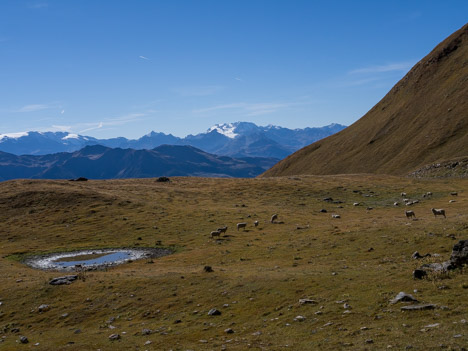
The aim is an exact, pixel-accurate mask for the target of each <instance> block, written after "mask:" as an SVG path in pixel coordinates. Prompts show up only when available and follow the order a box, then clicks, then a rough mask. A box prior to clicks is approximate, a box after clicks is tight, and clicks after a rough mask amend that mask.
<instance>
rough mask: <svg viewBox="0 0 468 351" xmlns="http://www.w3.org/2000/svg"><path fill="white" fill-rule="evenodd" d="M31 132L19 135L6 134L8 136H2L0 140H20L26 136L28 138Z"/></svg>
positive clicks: (0, 135)
mask: <svg viewBox="0 0 468 351" xmlns="http://www.w3.org/2000/svg"><path fill="white" fill-rule="evenodd" d="M28 135H29V132H19V133H6V134H0V140H2V139H4V138H9V139H19V138H21V137H24V136H28Z"/></svg>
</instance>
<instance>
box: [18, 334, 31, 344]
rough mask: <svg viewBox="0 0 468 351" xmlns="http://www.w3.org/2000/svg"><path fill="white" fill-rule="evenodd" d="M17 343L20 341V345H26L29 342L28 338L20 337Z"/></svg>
mask: <svg viewBox="0 0 468 351" xmlns="http://www.w3.org/2000/svg"><path fill="white" fill-rule="evenodd" d="M19 341H20V343H22V344H27V343H28V342H29V340H28V338H27V337H25V336H23V335H21V336H20V337H19Z"/></svg>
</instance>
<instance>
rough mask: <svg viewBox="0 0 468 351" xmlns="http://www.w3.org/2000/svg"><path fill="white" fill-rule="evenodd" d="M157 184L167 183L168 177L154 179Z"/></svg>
mask: <svg viewBox="0 0 468 351" xmlns="http://www.w3.org/2000/svg"><path fill="white" fill-rule="evenodd" d="M156 181H157V182H161V183H163V182H169V181H170V179H169V178H168V177H159V178H158V179H156Z"/></svg>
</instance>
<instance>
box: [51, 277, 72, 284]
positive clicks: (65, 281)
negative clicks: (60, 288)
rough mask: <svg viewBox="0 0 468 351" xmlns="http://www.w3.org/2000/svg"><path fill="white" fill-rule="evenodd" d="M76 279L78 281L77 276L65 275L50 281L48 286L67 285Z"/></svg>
mask: <svg viewBox="0 0 468 351" xmlns="http://www.w3.org/2000/svg"><path fill="white" fill-rule="evenodd" d="M77 279H78V276H77V275H66V276H63V277H57V278H54V279H52V280H51V281H50V282H49V284H50V285H69V284H71V283H72V282H74V281H75V280H77Z"/></svg>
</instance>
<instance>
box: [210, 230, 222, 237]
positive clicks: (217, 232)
mask: <svg viewBox="0 0 468 351" xmlns="http://www.w3.org/2000/svg"><path fill="white" fill-rule="evenodd" d="M220 235H221V232H220V231H219V230H215V231H212V232H211V237H212V238H214V237H215V236H220Z"/></svg>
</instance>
